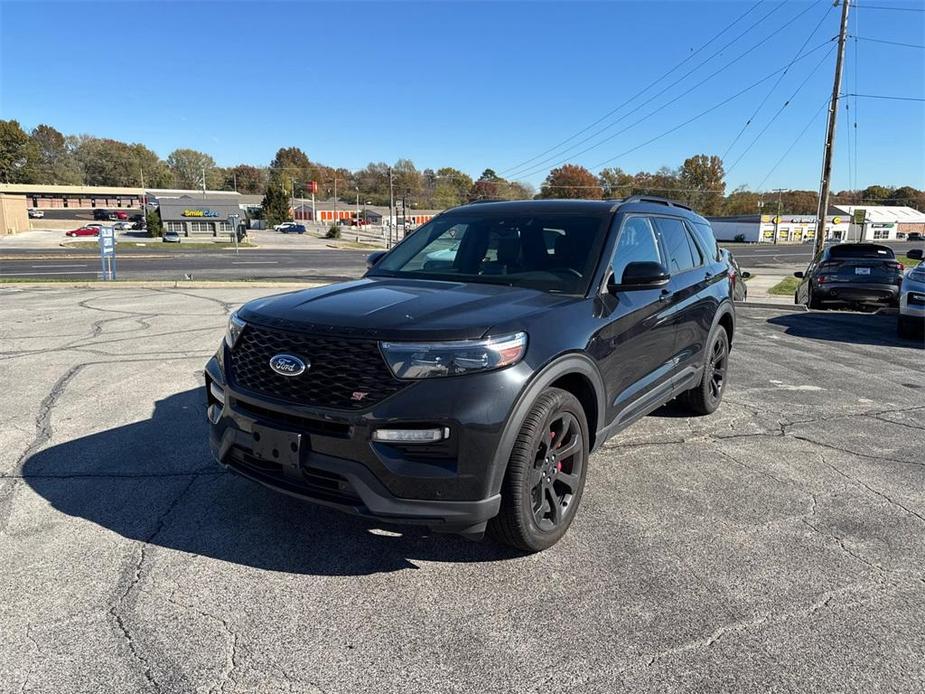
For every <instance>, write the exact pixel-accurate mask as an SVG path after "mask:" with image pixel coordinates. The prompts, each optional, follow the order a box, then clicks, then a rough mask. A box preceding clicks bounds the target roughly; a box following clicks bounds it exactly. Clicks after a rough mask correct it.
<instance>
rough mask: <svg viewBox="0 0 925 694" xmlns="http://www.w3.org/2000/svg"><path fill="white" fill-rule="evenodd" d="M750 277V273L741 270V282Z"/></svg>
mask: <svg viewBox="0 0 925 694" xmlns="http://www.w3.org/2000/svg"><path fill="white" fill-rule="evenodd" d="M751 276H752V273H750V272H749V271H748V270H742V274H741V275H740V277H741V278H742V279H743V280H747V279H748V278H749V277H751Z"/></svg>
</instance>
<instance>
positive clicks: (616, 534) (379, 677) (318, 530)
mask: <svg viewBox="0 0 925 694" xmlns="http://www.w3.org/2000/svg"><path fill="white" fill-rule="evenodd" d="M271 291H272V290H270V289H260V288H254V287H242V288H232V289H193V288H181V289H153V288H139V287H122V288H109V287H100V288H95V289H73V288H64V287H62V288H47V287H24V288H19V287H6V288H2V289H0V297H2V301H0V387H2V389H3V392H5V393H6V394H7V397H4V398H2V399H0V437H2V440H3V442H4V445H3V446H0V473H2V475H3V477H2V479H0V652H2V653H3V654H4V656H3V657H0V683H3V684H2V686H0V690H3V691H6V690H7V689H11V690H13V691H19V690H20V688H22V690H23V691H36V692H41V691H49V692H50V691H67V692H85V691H86V692H90V691H164V692H188V691H203V692H204V691H210V690H214V691H226V692H233V691H239V692H244V691H273V692H276V691H281V692H285V691H301V692H316V691H318V692H320V691H324V692H357V691H366V690H370V691H377V692H393V691H394V692H400V691H435V692H436V691H454V692H468V691H498V692H502V691H505V692H506V691H525V692H533V691H536V692H541V691H553V690H556V691H576V692H579V691H580V692H586V691H600V692H610V691H615V690H617V689H620V688H627V689H633V690H650V691H665V690H677V691H694V690H699V691H703V690H706V691H715V690H750V691H757V690H761V691H765V690H769V689H777V690H808V689H818V690H826V691H870V690H873V691H910V690H918V689H922V688H923V687H925V665H923V663H925V633H923V630H922V625H921V615H922V613H923V611H925V569H923V566H925V540H923V537H925V449H923V447H922V439H923V434H922V431H923V429H925V372H923V370H922V357H923V350H922V345H921V341H920V340H919V341H915V340H908V341H900V340H898V339H897V338H896V337H895V328H894V322H895V317H893V316H879V315H859V314H851V313H827V314H819V313H791V312H789V311H788V310H787V309H786V308H784V309H782V310H770V309H761V308H740V309H739V325H738V332H737V335H736V339H735V341H734V345H733V351H732V359H731V367H730V368H731V372H730V379H731V380H730V384H729V388H728V390H727V392H726V399H725V402H724V404H723V405H722V407H721V408H720V410H719V411H718V412H717V413H716V414H715V415H714V416H711V417H706V418H699V419H696V418H694V419H691V418H686V417H684V416H682V415H680V413H679V412H677V411H675V410H674V409H673V408H671V407H667V408H664V409H663V410H661V411H659V412H657V413H655V414H654V415H652V416H649V417H647V418H645V419H644V420H643V421H641V422H640V423H638V424H636V425H635V426H633V427H632V428H631V429H629V430H628V431H627V432H625V433H624V434H622V435H620V436H619V437H617V438H616V439H613V440H611V441H610V442H609V443H608V444H607V446H606V447H605V448H604V449H603V450H601V451H600V452H598V453H597V454H595V455H594V456H593V457H592V459H591V468H590V473H589V479H588V486H587V489H586V492H585V497H584V499H583V502H582V507H581V509H580V510H579V512H578V515H577V517H576V521H575V524H574V525H573V526H572V529H571V531H570V532H569V533H568V534H567V535H566V536H565V538H564V539H563V540H562V541H561V542H560V543H559V544H558V545H556V546H555V547H553V548H552V549H550V550H548V551H547V552H544V553H541V554H537V555H533V556H521V555H518V554H516V553H513V552H510V551H508V550H506V549H503V548H500V547H497V546H495V545H492V544H490V543H488V542H486V543H483V544H473V543H469V542H466V541H464V540H461V539H458V538H454V537H443V536H428V535H426V534H424V533H423V532H422V531H420V530H415V529H408V528H397V529H396V528H391V527H387V526H381V527H375V526H372V525H370V524H369V523H367V522H365V521H362V520H359V519H355V518H351V517H347V516H344V515H341V514H338V513H336V512H333V511H328V510H324V509H319V508H316V507H313V506H309V505H305V504H303V503H301V502H298V501H295V500H292V499H289V498H287V497H284V496H281V495H279V494H276V493H273V492H271V491H268V490H265V489H263V488H260V487H257V486H255V485H253V484H251V483H250V482H247V481H244V480H241V479H238V478H236V477H234V476H232V475H230V474H226V473H223V472H222V470H220V469H218V467H217V466H216V465H215V464H213V463H212V462H211V461H210V459H209V454H208V446H207V442H206V432H207V429H206V423H205V417H204V411H203V409H204V397H203V394H202V392H201V383H202V380H201V369H202V366H203V364H204V363H205V361H206V359H207V358H208V356H209V355H210V354H211V353H212V352H213V351H214V349H215V347H216V346H217V344H218V342H219V340H220V339H221V335H222V332H223V329H224V324H225V320H226V316H227V313H228V312H229V311H230V310H231V309H232V308H233V307H235V306H237V305H238V304H240V303H241V302H243V301H245V300H247V299H249V298H252V297H255V296H260V295H262V294H266V293H270V292H271Z"/></svg>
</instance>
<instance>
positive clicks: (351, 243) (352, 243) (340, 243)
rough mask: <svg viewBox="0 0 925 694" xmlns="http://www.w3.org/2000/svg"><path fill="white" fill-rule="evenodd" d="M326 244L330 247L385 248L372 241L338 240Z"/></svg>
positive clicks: (373, 249) (370, 249)
mask: <svg viewBox="0 0 925 694" xmlns="http://www.w3.org/2000/svg"><path fill="white" fill-rule="evenodd" d="M328 246H330V247H331V248H356V249H361V250H367V251H376V250H380V251H384V250H385V249H384V248H383V247H382V246H377V245H376V244H374V243H357V242H356V241H338V242H337V243H329V244H328Z"/></svg>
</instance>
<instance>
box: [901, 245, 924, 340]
mask: <svg viewBox="0 0 925 694" xmlns="http://www.w3.org/2000/svg"><path fill="white" fill-rule="evenodd" d="M906 255H908V256H909V257H910V258H912V259H913V260H919V261H921V260H922V249H920V248H913V249H912V250H911V251H909V252H908V253H907V254H906ZM923 327H925V263H923V262H919V264H918V265H916V266H915V267H914V268H912V269H911V270H909V271H908V272H906V274H905V275H904V276H903V283H902V286H901V287H900V288H899V318H898V319H897V321H896V332H897V333H899V336H900V337H914V336H915V334H916V332H918V333H921V332H922V329H923Z"/></svg>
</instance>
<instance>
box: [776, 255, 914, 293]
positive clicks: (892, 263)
mask: <svg viewBox="0 0 925 694" xmlns="http://www.w3.org/2000/svg"><path fill="white" fill-rule="evenodd" d="M902 271H903V266H902V264H901V263H900V262H899V261H898V260H896V255H895V254H894V253H893V249H892V248H890V247H889V246H881V245H879V244H875V243H841V244H838V245H836V246H829V247H828V248H825V249H823V250H822V251H821V252H820V253H818V254H817V255H816V257H814V258H813V259H812V261H811V262H810V264H809V267H807V268H806V271H805V272H794V273H793V276H794V277H798V278H799V279H801V280H803V281H802V282H800V286H799V287H797V290H796V292H795V293H794V296H793V301H794V303H797V304H806V305H807V306H809V308H813V309H824V308H827V307H829V306H833V305H841V306H844V305H858V306H861V305H878V304H879V305H888V306H895V305H896V302H897V298H898V296H899V286H900V284H902Z"/></svg>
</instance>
